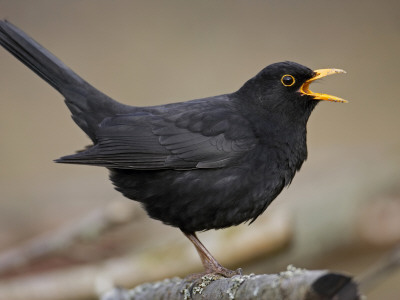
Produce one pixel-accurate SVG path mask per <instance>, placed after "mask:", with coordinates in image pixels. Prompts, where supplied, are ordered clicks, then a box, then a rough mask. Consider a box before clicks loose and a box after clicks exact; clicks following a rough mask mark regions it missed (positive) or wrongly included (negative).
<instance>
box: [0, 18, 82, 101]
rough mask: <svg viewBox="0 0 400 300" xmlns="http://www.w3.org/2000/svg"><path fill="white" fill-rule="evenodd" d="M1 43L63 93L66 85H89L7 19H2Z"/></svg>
mask: <svg viewBox="0 0 400 300" xmlns="http://www.w3.org/2000/svg"><path fill="white" fill-rule="evenodd" d="M0 44H1V45H2V46H3V47H4V48H5V49H7V50H8V51H9V52H10V53H11V54H12V55H14V56H15V57H16V58H18V59H19V60H20V61H21V62H22V63H24V64H25V65H26V66H27V67H28V68H30V69H31V70H32V71H34V72H35V73H36V74H37V75H39V76H40V77H41V78H42V79H44V80H45V81H46V82H48V83H49V84H50V85H51V86H52V87H54V88H55V89H56V90H57V91H59V92H60V93H61V94H63V92H64V91H63V88H64V87H65V86H66V85H71V84H72V85H76V84H79V85H82V84H84V85H87V83H86V82H85V81H84V80H83V79H82V78H81V77H79V76H78V75H77V74H76V73H74V72H73V71H72V70H71V69H70V68H68V67H67V66H66V65H64V63H62V62H61V61H60V60H59V59H58V58H57V57H55V56H54V55H53V54H52V53H50V52H49V51H48V50H47V49H45V48H43V47H42V46H41V45H39V44H38V43H37V42H36V41H34V40H33V39H32V38H31V37H29V36H28V35H27V34H26V33H24V32H23V31H22V30H20V29H19V28H17V27H15V26H14V25H12V24H11V23H9V22H7V21H0Z"/></svg>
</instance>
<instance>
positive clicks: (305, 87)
mask: <svg viewBox="0 0 400 300" xmlns="http://www.w3.org/2000/svg"><path fill="white" fill-rule="evenodd" d="M338 73H346V71H344V70H341V69H319V70H315V71H314V77H312V78H310V79H308V80H307V81H306V82H304V83H303V84H302V86H301V87H300V93H302V94H305V95H308V96H312V97H313V98H314V99H316V100H325V101H333V102H341V103H347V102H348V101H347V100H344V99H342V98H339V97H336V96H332V95H328V94H322V93H313V92H312V91H310V89H309V86H310V83H311V82H313V81H315V80H317V79H320V78H322V77H325V76H328V75H332V74H338Z"/></svg>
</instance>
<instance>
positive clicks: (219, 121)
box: [0, 21, 344, 276]
mask: <svg viewBox="0 0 400 300" xmlns="http://www.w3.org/2000/svg"><path fill="white" fill-rule="evenodd" d="M0 44H1V45H2V46H3V47H4V48H6V49H7V50H8V51H9V52H11V53H12V54H13V55H14V56H16V57H17V58H18V59H19V60H20V61H22V62H23V63H24V64H25V65H27V66H28V67H29V68H31V69H32V70H33V71H34V72H35V73H36V74H38V75H39V76H40V77H42V78H43V79H44V80H46V81H47V82H48V83H49V84H50V85H52V86H53V87H54V88H55V89H56V90H57V91H59V92H60V93H61V94H62V95H63V96H64V97H65V103H66V105H67V106H68V108H69V109H70V111H71V113H72V118H73V120H74V121H75V122H76V124H77V125H78V126H79V127H80V128H81V129H82V130H83V131H84V132H85V133H86V134H87V135H88V136H89V137H90V139H91V140H92V141H93V145H92V146H91V147H89V148H88V149H86V150H84V151H81V152H78V153H77V154H74V155H69V156H64V157H61V158H60V159H58V160H56V161H57V162H60V163H72V164H85V165H95V166H102V167H106V168H108V169H109V170H110V179H111V181H112V182H113V184H114V185H115V187H116V189H117V190H118V191H120V192H121V193H122V194H123V195H124V196H125V197H127V198H129V199H132V200H136V201H139V202H141V203H142V205H143V207H144V208H145V209H146V211H147V213H148V214H149V216H150V217H152V218H155V219H158V220H161V221H162V222H164V223H166V224H168V225H172V226H175V227H178V228H180V229H181V230H182V231H183V232H184V233H185V234H186V235H187V236H188V238H189V239H190V240H191V241H192V242H193V243H194V245H195V246H196V249H197V250H198V251H199V254H200V257H201V259H202V261H203V264H204V266H205V267H206V271H210V272H217V273H221V274H224V275H226V276H231V275H232V274H234V273H235V272H233V271H230V270H227V269H225V268H222V267H221V266H220V265H219V264H218V263H217V262H216V261H215V260H214V258H212V256H211V255H210V254H209V253H208V252H207V251H206V249H205V248H204V249H203V248H202V247H204V246H202V245H201V243H200V242H199V241H198V240H197V238H196V236H195V232H196V231H202V230H209V229H218V228H224V227H228V226H232V225H237V224H240V223H243V222H246V221H253V220H255V219H256V218H257V217H258V216H259V215H260V214H261V213H262V212H263V211H264V210H265V209H266V208H267V207H268V205H269V204H270V203H271V201H272V200H273V199H274V198H275V197H276V196H277V195H278V194H279V193H280V192H281V190H282V189H283V188H284V187H285V186H287V185H288V184H290V182H291V181H292V179H293V177H294V175H295V173H296V172H297V171H298V170H299V169H300V168H301V166H302V164H303V162H304V161H305V159H306V158H307V146H306V124H307V121H308V118H309V116H310V114H311V112H312V110H313V109H314V108H315V106H316V105H317V103H318V102H319V100H331V101H338V102H344V100H342V99H340V98H336V97H333V96H329V95H325V94H315V93H312V92H311V91H309V89H308V85H309V83H310V82H311V81H313V80H315V79H316V78H318V77H322V76H326V75H329V74H330V73H329V74H325V73H323V72H317V71H315V72H314V71H312V70H311V69H309V68H307V67H304V66H302V65H300V64H297V63H294V62H281V63H275V64H272V65H269V66H268V67H266V68H264V69H263V70H261V71H260V72H259V73H258V74H257V75H256V76H255V77H253V78H251V79H250V80H249V81H247V82H246V83H245V84H244V85H243V86H242V87H241V88H240V89H239V90H238V91H236V92H234V93H231V94H225V95H220V96H215V97H209V98H204V99H197V100H192V101H187V102H180V103H172V104H167V105H159V106H150V107H135V106H128V105H123V104H120V103H118V102H116V101H114V100H112V99H111V98H110V97H108V96H106V95H105V94H103V93H101V92H100V91H98V90H97V89H95V88H94V87H92V86H91V85H90V84H88V83H87V82H86V81H84V80H83V79H82V78H80V77H79V76H78V75H77V74H75V73H74V72H73V71H71V70H70V69H69V68H68V67H67V66H65V65H64V64H63V63H62V62H61V61H60V60H59V59H57V58H56V57H55V56H53V55H52V54H51V53H49V52H48V51H47V50H46V49H44V48H43V47H41V46H40V45H39V44H37V43H36V42H35V41H34V40H33V39H31V38H30V37H29V36H27V35H26V34H25V33H24V32H22V31H21V30H19V29H18V28H16V27H15V26H13V25H12V24H10V23H9V22H7V21H1V22H0ZM330 70H331V71H330V72H331V73H338V72H341V70H336V69H330ZM332 70H336V71H332ZM319 71H321V70H319ZM322 71H326V69H324V70H322ZM321 74H322V75H321ZM327 96H329V97H331V98H329V97H327ZM324 97H325V99H324ZM332 97H333V98H332ZM230 272H232V273H230Z"/></svg>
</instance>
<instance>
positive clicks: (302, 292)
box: [100, 266, 360, 300]
mask: <svg viewBox="0 0 400 300" xmlns="http://www.w3.org/2000/svg"><path fill="white" fill-rule="evenodd" d="M100 299H101V300H147V299H149V300H150V299H152V300H158V299H163V300H172V299H174V300H175V299H177V300H179V299H182V300H196V299H219V300H225V299H226V300H233V299H246V300H252V299H271V300H272V299H285V300H302V299H304V300H318V299H321V300H322V299H324V300H327V299H336V300H353V299H354V300H356V299H360V295H359V292H358V287H357V284H356V283H355V282H354V281H353V280H352V278H351V277H349V276H346V275H343V274H338V273H331V272H328V271H308V270H304V269H297V268H295V267H293V266H289V267H288V269H287V271H285V272H281V273H279V274H271V275H254V274H252V275H242V276H234V277H232V278H224V277H220V276H216V275H204V276H203V277H201V278H200V279H197V280H193V281H190V280H185V279H183V280H182V279H179V278H172V279H166V280H164V281H160V282H155V283H145V284H142V285H139V286H137V287H136V288H134V289H132V290H125V289H121V288H115V289H113V290H111V291H109V292H107V293H106V294H104V295H103V296H102V297H101V298H100Z"/></svg>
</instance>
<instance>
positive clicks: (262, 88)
mask: <svg viewBox="0 0 400 300" xmlns="http://www.w3.org/2000/svg"><path fill="white" fill-rule="evenodd" d="M336 73H345V71H343V70H340V69H319V70H315V71H313V70H311V69H309V68H307V67H305V66H303V65H300V64H298V63H295V62H290V61H286V62H279V63H275V64H272V65H269V66H267V67H266V68H264V69H263V70H261V71H260V72H259V73H258V74H257V75H256V76H254V77H253V78H251V79H250V80H249V81H247V82H246V83H245V84H244V85H243V86H242V87H241V88H240V89H239V91H238V92H237V93H238V95H241V96H242V97H241V98H243V99H246V101H250V102H252V103H253V104H256V105H257V106H261V108H263V110H266V111H269V112H276V113H278V112H280V113H283V114H286V115H297V116H304V117H306V119H308V116H309V115H310V113H311V111H312V110H313V109H314V107H315V106H316V105H317V103H318V102H320V101H333V102H342V103H345V102H347V101H346V100H344V99H341V98H338V97H336V96H331V95H328V94H322V93H314V92H312V91H311V90H310V89H309V86H310V84H311V82H313V81H315V80H317V79H319V78H322V77H325V76H328V75H331V74H336Z"/></svg>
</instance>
